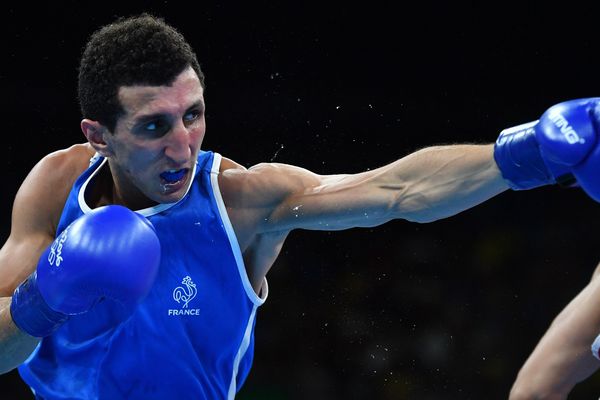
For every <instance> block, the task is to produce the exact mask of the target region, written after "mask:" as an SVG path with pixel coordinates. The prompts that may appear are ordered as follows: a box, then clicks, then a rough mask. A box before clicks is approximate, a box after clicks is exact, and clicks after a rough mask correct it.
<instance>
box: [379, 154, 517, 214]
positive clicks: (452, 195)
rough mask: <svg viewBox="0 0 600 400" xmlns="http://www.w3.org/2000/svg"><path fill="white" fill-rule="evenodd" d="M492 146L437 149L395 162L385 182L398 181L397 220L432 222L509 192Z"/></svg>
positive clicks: (395, 206)
mask: <svg viewBox="0 0 600 400" xmlns="http://www.w3.org/2000/svg"><path fill="white" fill-rule="evenodd" d="M493 150H494V149H493V145H452V146H436V147H429V148H426V149H423V150H419V151H417V152H415V153H413V154H411V155H409V156H407V157H405V158H403V159H401V160H398V161H397V162H396V163H394V164H392V169H391V170H390V171H388V174H386V175H387V177H386V178H385V180H386V181H388V179H389V182H390V183H392V182H396V184H397V185H398V188H399V190H398V194H397V196H396V201H395V204H394V212H395V214H396V216H395V217H396V218H402V219H407V220H409V221H415V222H431V221H435V220H438V219H441V218H446V217H449V216H451V215H454V214H457V213H459V212H461V211H464V210H466V209H469V208H471V207H473V206H475V205H477V204H479V203H482V202H483V201H485V200H487V199H489V198H491V197H493V196H495V195H497V194H499V193H501V192H503V191H504V190H506V189H508V185H507V184H506V182H505V181H504V180H503V178H502V176H501V174H500V171H499V170H498V167H497V166H496V163H495V161H494V157H493Z"/></svg>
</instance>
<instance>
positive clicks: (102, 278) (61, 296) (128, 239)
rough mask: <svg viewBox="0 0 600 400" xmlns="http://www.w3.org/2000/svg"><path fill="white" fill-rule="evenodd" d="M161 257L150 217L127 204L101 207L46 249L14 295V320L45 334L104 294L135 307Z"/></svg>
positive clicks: (31, 331) (34, 332)
mask: <svg viewBox="0 0 600 400" xmlns="http://www.w3.org/2000/svg"><path fill="white" fill-rule="evenodd" d="M159 262H160V242H159V240H158V237H157V236H156V233H155V231H154V227H152V225H151V224H150V222H149V221H148V220H146V218H144V217H143V216H141V215H139V214H136V213H135V212H133V211H131V210H129V209H127V208H125V207H122V206H105V207H100V208H97V209H95V210H93V211H92V212H90V213H88V214H85V215H83V216H82V217H80V218H78V219H77V220H75V221H73V222H72V223H71V224H70V225H69V226H68V227H67V228H66V229H65V230H64V231H63V232H62V233H61V234H60V236H58V237H57V238H56V240H55V241H54V242H53V243H52V245H50V246H49V247H48V248H47V249H46V251H45V252H44V253H42V255H41V257H40V260H39V262H38V265H37V269H36V271H35V272H34V273H33V274H32V275H31V276H30V277H29V278H27V280H26V281H25V282H23V283H22V284H21V285H20V286H19V287H18V288H17V289H16V290H15V292H14V294H13V296H12V303H11V307H10V310H11V315H12V318H13V321H14V323H15V325H17V327H19V329H21V330H22V331H24V332H26V333H28V334H29V335H31V336H35V337H45V336H48V335H50V334H51V333H52V332H54V331H55V330H56V329H58V327H60V325H62V324H63V323H64V322H65V321H66V320H67V319H68V317H69V315H75V314H81V313H84V312H86V311H89V310H90V309H91V308H92V307H93V306H94V304H96V303H97V302H98V301H100V300H101V299H103V298H107V299H112V300H115V301H118V302H120V303H121V304H122V305H124V306H125V307H126V308H129V309H133V307H135V305H136V304H137V303H139V302H140V301H141V300H142V299H143V298H144V297H145V296H146V294H148V292H149V291H150V288H151V287H152V284H153V283H154V279H155V278H156V274H157V272H158V266H159Z"/></svg>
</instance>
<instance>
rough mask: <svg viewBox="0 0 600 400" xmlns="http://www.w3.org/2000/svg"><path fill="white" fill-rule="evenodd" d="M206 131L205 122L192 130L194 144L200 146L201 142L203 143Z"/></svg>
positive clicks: (191, 135)
mask: <svg viewBox="0 0 600 400" xmlns="http://www.w3.org/2000/svg"><path fill="white" fill-rule="evenodd" d="M205 132H206V126H205V125H204V124H202V125H201V126H198V128H196V129H194V130H192V131H191V132H190V137H191V142H192V143H193V144H194V145H197V146H198V147H200V144H202V140H203V139H204V133H205Z"/></svg>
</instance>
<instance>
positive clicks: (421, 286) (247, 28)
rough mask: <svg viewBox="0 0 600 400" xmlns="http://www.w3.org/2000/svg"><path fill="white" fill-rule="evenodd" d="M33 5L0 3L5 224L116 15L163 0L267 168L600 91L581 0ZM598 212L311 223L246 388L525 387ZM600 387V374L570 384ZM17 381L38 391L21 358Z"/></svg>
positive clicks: (364, 391)
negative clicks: (86, 49) (99, 35)
mask: <svg viewBox="0 0 600 400" xmlns="http://www.w3.org/2000/svg"><path fill="white" fill-rule="evenodd" d="M22 3H23V4H22V5H13V6H10V7H9V6H8V5H7V6H4V10H3V12H2V13H1V17H0V18H1V19H2V23H1V24H0V29H1V32H2V41H1V44H0V46H1V48H0V57H1V64H0V79H1V86H0V88H1V90H2V96H0V99H1V101H2V112H3V124H2V127H3V129H2V133H1V134H2V146H3V149H4V151H3V155H2V159H3V161H2V165H3V166H4V168H3V169H2V173H1V175H0V176H1V178H2V180H3V182H2V187H3V188H4V189H2V201H3V209H4V212H3V213H2V214H1V218H2V220H1V224H0V229H1V231H0V234H1V235H2V238H3V239H6V237H7V236H8V234H9V230H10V229H9V226H10V207H11V204H12V199H13V198H14V195H15V193H16V191H17V189H18V187H19V184H20V182H21V181H22V180H23V179H24V177H25V176H26V174H27V173H28V171H29V170H30V169H31V167H32V166H33V165H34V164H35V163H36V162H37V161H38V160H39V159H40V158H41V157H43V156H44V155H45V154H47V153H49V152H51V151H53V150H57V149H60V148H64V147H67V146H69V145H70V144H72V143H75V142H82V141H83V140H84V138H83V135H82V134H81V132H80V130H79V120H80V114H79V111H78V106H77V101H76V74H77V63H78V58H79V55H80V52H81V49H82V47H83V45H84V44H85V41H86V40H87V37H88V36H89V35H90V34H91V33H92V32H93V31H94V30H95V29H97V28H98V27H99V26H101V25H103V24H105V23H108V22H111V21H112V20H113V19H114V18H115V17H116V16H123V15H130V14H133V13H138V12H140V11H150V12H153V13H155V14H157V15H160V16H163V17H164V18H165V19H166V21H167V22H169V23H171V24H173V25H174V26H176V27H177V28H178V29H179V30H180V31H181V32H182V33H183V34H184V35H185V36H186V38H187V39H188V40H189V42H190V43H191V44H192V45H193V47H194V48H195V50H196V52H197V54H198V58H199V60H200V62H201V64H202V67H203V69H204V71H205V73H206V76H207V91H206V101H207V107H208V108H207V124H208V130H207V136H206V139H205V142H204V145H203V147H204V148H205V149H211V150H215V151H218V152H220V153H222V154H224V155H225V156H227V157H230V158H233V159H234V160H236V161H238V162H240V163H242V164H244V165H246V166H251V165H253V164H255V163H258V162H261V161H271V160H273V161H278V162H285V163H291V164H297V165H300V166H303V167H306V168H309V169H311V170H313V171H315V172H317V173H352V172H359V171H363V170H366V169H368V168H376V167H378V166H381V165H383V164H385V163H388V162H391V161H393V160H395V159H397V158H400V157H402V156H404V155H407V154H409V153H410V152H412V151H414V150H417V149H419V148H422V147H426V146H429V145H434V144H445V143H466V142H470V143H491V142H493V141H494V140H495V139H496V136H497V134H498V132H499V131H500V130H502V129H504V128H506V127H509V126H513V125H517V124H520V123H523V122H528V121H531V120H534V119H537V118H538V117H539V116H540V115H541V113H542V112H543V111H544V110H545V109H546V108H547V107H549V106H551V105H553V104H554V103H556V102H560V101H563V100H568V99H572V98H578V97H588V96H598V95H600V87H599V85H598V71H599V70H600V52H599V51H598V36H599V34H598V21H597V20H596V19H597V13H595V11H594V10H592V9H591V8H589V6H585V5H582V4H579V3H576V2H568V3H566V4H562V5H561V7H552V8H547V7H548V6H547V5H544V4H543V3H542V2H539V3H533V2H529V3H525V2H521V3H520V4H519V5H511V4H509V3H506V2H496V3H494V4H488V5H486V6H480V5H477V4H475V2H452V4H451V5H449V4H446V5H443V4H442V5H441V4H438V3H441V2H433V1H420V2H419V3H418V5H416V4H412V3H401V2H386V3H375V2H361V3H360V4H358V5H355V6H352V5H349V4H346V3H341V2H340V3H331V2H328V3H325V2H323V3H302V4H300V3H297V2H287V3H285V4H283V2H262V1H253V2H248V4H247V5H245V6H234V5H217V4H214V3H206V2H193V3H192V2H190V3H189V4H184V2H175V1H163V2H156V3H151V2H144V6H140V5H138V6H136V5H128V6H125V5H120V6H117V5H114V4H111V3H107V2H94V3H88V4H85V3H83V2H71V1H64V2H54V3H53V6H52V7H49V6H33V5H31V4H29V3H25V2H22ZM121 3H122V4H125V3H126V1H123V2H121ZM137 3H141V2H137ZM269 3H272V4H269ZM591 3H592V2H589V4H591ZM134 4H135V2H134ZM409 4H410V5H409ZM48 196H52V193H48ZM599 211H600V207H599V206H598V204H597V203H594V202H593V201H592V200H590V199H589V198H588V197H587V196H585V195H584V194H583V193H581V192H580V191H578V190H576V189H571V190H564V189H559V188H557V187H544V188H540V189H537V190H533V191H528V192H506V193H503V194H501V195H499V196H497V197H496V198H494V199H491V200H489V201H488V202H486V203H484V204H482V205H480V206H478V207H475V208H474V209H472V210H468V211H466V212H464V213H462V214H460V215H457V216H454V217H452V218H449V219H446V220H443V221H438V222H435V223H431V224H416V223H410V222H407V221H392V222H390V223H387V224H385V225H384V226H381V227H378V228H374V229H352V230H348V231H344V232H332V233H328V232H306V231H296V232H293V233H292V234H291V235H290V237H289V239H288V241H287V244H286V246H285V247H284V250H283V252H282V254H281V257H280V258H279V260H278V261H277V263H276V265H275V267H274V269H273V270H272V272H271V273H270V274H269V284H270V294H269V299H268V301H267V302H266V303H265V305H264V306H263V307H262V308H261V310H260V312H259V314H258V323H257V328H256V354H255V363H254V367H253V370H252V372H251V374H250V377H249V379H248V381H247V383H246V385H245V387H244V388H243V389H242V391H241V393H240V396H239V398H241V399H273V400H275V399H309V398H310V399H346V398H352V399H354V398H356V399H361V398H371V399H404V398H411V399H505V398H507V396H508V392H509V390H510V386H511V384H512V382H513V380H514V378H515V376H516V374H517V372H518V370H519V368H520V366H521V365H522V363H523V362H524V361H525V359H526V357H527V356H528V354H529V353H530V352H531V351H532V350H533V348H534V346H535V344H536V343H537V341H538V339H539V338H540V337H541V335H542V334H543V333H544V331H545V330H546V328H547V327H548V325H549V324H550V322H551V321H552V319H553V317H554V316H555V315H556V314H557V313H558V312H559V311H560V310H561V309H562V307H564V305H565V304H566V303H567V302H568V301H569V300H570V299H571V298H572V297H573V296H574V295H575V294H576V293H577V292H578V291H579V290H580V289H581V288H582V287H583V286H584V285H585V284H586V282H587V281H588V280H589V278H590V276H591V274H592V271H593V270H594V268H595V266H596V264H597V262H598V261H599V257H598V251H597V248H598V241H599V239H598V237H597V233H596V232H597V231H598V224H597V221H598V219H597V217H598V215H599ZM140 367H142V368H143V366H140ZM599 394H600V378H599V377H597V376H596V377H592V378H590V379H588V380H587V381H586V382H585V383H583V384H581V385H579V386H578V387H577V388H576V389H575V390H574V392H573V393H572V396H571V398H572V399H589V398H597V397H598V395H599ZM0 397H1V398H2V399H4V398H7V399H10V398H28V397H30V396H28V394H27V390H26V388H25V387H24V385H23V384H22V383H21V382H20V380H19V378H18V376H17V375H16V373H14V372H13V373H10V374H8V375H4V376H0Z"/></svg>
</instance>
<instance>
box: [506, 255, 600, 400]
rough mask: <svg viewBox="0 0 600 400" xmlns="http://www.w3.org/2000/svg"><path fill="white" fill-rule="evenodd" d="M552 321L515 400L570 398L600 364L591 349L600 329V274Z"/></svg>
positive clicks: (516, 390) (526, 366)
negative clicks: (579, 384)
mask: <svg viewBox="0 0 600 400" xmlns="http://www.w3.org/2000/svg"><path fill="white" fill-rule="evenodd" d="M599 269H600V265H599V266H598V267H597V268H596V273H595V274H594V277H593V278H592V280H591V282H590V283H589V284H588V285H587V286H586V287H585V288H584V289H583V290H582V291H581V292H580V293H579V294H578V295H577V296H576V297H575V298H574V299H573V300H572V301H571V302H570V303H569V304H568V305H567V306H566V307H565V309H564V310H562V311H561V313H560V314H559V315H558V316H557V317H556V319H555V320H554V321H553V322H552V324H551V326H550V328H549V329H548V331H547V332H546V333H545V334H544V336H543V337H542V339H541V340H540V342H539V343H538V345H537V346H536V348H535V350H534V351H533V352H532V353H531V355H530V356H529V358H528V359H527V361H526V362H525V364H524V365H523V367H522V368H521V370H520V371H519V374H518V376H517V379H516V381H515V383H514V385H513V387H512V390H511V392H510V399H511V400H534V399H557V400H558V399H566V398H567V397H568V395H569V393H570V392H571V390H572V389H573V387H574V386H575V385H576V384H577V383H579V382H581V381H583V380H584V379H586V378H587V377H588V376H590V375H591V374H592V373H594V372H595V371H596V370H597V369H598V367H600V361H598V360H597V359H595V358H594V357H593V355H592V352H591V351H590V346H591V344H592V342H593V341H594V338H596V336H597V335H598V332H600V312H599V310H600V277H598V276H597V275H598V274H597V272H598V270H599Z"/></svg>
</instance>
